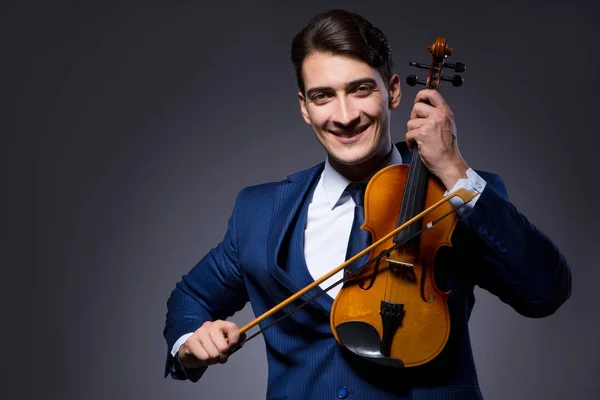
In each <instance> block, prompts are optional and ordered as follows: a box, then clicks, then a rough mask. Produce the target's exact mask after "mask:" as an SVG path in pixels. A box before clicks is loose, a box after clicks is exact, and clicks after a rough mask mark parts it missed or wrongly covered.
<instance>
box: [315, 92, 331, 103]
mask: <svg viewBox="0 0 600 400" xmlns="http://www.w3.org/2000/svg"><path fill="white" fill-rule="evenodd" d="M328 98H329V94H327V93H318V94H315V95H314V96H313V98H312V99H313V101H324V100H327V99H328Z"/></svg>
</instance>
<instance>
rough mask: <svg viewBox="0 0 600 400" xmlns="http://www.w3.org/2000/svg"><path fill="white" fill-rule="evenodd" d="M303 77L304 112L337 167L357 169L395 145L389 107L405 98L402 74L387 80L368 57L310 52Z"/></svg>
mask: <svg viewBox="0 0 600 400" xmlns="http://www.w3.org/2000/svg"><path fill="white" fill-rule="evenodd" d="M302 76H303V78H304V86H305V88H306V89H305V93H298V97H299V100H300V110H301V112H302V116H303V117H304V120H305V121H306V123H307V124H309V125H311V126H312V128H313V130H314V132H315V135H316V136H317V139H318V140H319V142H320V143H321V145H322V146H323V147H324V148H325V150H326V151H327V153H328V154H329V158H330V162H331V163H332V165H333V166H334V168H335V167H336V166H339V167H340V168H336V169H338V170H340V169H342V170H345V169H348V168H349V169H351V170H354V171H356V170H357V168H358V169H360V168H361V165H371V164H373V162H374V161H378V162H381V161H383V159H384V157H385V156H386V155H387V154H388V153H389V151H390V149H391V138H390V112H391V110H392V109H394V108H396V107H397V106H398V104H399V103H400V83H399V79H398V76H397V75H394V76H393V77H392V79H390V82H384V81H383V80H382V78H381V75H380V74H379V72H377V70H376V69H374V68H372V67H371V66H369V65H368V64H367V63H365V62H363V61H360V60H358V59H356V58H352V57H348V56H345V55H338V54H332V53H323V52H314V53H311V54H310V55H309V56H308V57H306V59H305V60H304V64H303V65H302ZM369 161H371V162H369ZM340 172H341V171H340Z"/></svg>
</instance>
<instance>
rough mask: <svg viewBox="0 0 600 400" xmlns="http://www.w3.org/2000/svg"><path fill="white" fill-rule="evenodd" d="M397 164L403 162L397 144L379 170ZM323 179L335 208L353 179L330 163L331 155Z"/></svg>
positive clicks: (328, 199) (330, 202)
mask: <svg viewBox="0 0 600 400" xmlns="http://www.w3.org/2000/svg"><path fill="white" fill-rule="evenodd" d="M395 164H402V156H401V155H400V152H399V151H398V149H397V148H396V146H392V151H391V152H390V155H389V156H388V158H387V159H386V160H385V162H384V163H383V164H382V165H381V168H379V169H378V170H380V169H382V168H385V167H389V166H390V165H395ZM373 174H375V173H373ZM371 176H372V175H371ZM371 176H369V178H367V179H365V181H367V182H368V181H369V180H370V179H371ZM322 179H323V189H324V190H325V195H326V196H327V201H328V202H329V205H330V207H331V209H334V208H335V207H336V206H337V205H338V204H339V201H340V199H341V198H342V195H343V194H344V191H345V190H346V187H348V184H349V183H350V182H352V181H351V180H350V179H348V178H346V177H345V176H344V175H342V174H340V173H339V172H337V171H336V170H335V169H333V167H332V166H331V164H329V156H327V160H326V162H325V168H324V169H323V178H322Z"/></svg>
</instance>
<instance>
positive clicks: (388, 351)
mask: <svg viewBox="0 0 600 400" xmlns="http://www.w3.org/2000/svg"><path fill="white" fill-rule="evenodd" d="M428 51H429V53H431V54H432V60H431V63H430V65H429V66H425V64H421V63H416V62H410V64H409V65H410V66H414V67H417V68H428V69H429V73H428V77H427V80H426V81H422V80H419V79H418V78H417V77H416V76H415V75H410V76H409V77H407V80H406V81H407V83H408V84H409V85H411V86H414V85H416V84H423V85H425V86H426V87H427V88H428V89H434V90H439V88H440V86H441V82H442V81H450V82H452V84H453V85H454V86H460V85H461V84H462V83H463V80H462V77H460V76H459V75H454V77H452V78H448V77H445V76H443V75H442V70H443V69H444V67H446V68H451V69H454V70H455V71H456V72H462V71H464V70H465V66H464V64H462V63H456V64H448V63H445V60H446V57H447V56H449V55H450V54H451V53H452V49H451V48H450V47H448V45H447V43H446V39H445V38H444V37H442V36H438V37H437V39H436V41H435V42H434V43H433V44H431V45H429V46H428ZM445 191H446V190H445V188H444V186H443V185H442V184H441V182H440V181H439V180H438V179H437V178H436V177H435V176H433V175H431V174H430V173H429V172H428V170H427V169H426V167H425V166H424V164H423V162H422V161H421V158H420V156H419V152H418V146H415V148H414V149H413V154H412V157H411V163H410V165H407V164H401V165H392V166H389V167H387V168H384V169H382V170H380V171H379V172H377V173H376V174H375V175H374V176H373V177H372V178H371V180H370V181H369V183H368V185H367V188H366V191H365V198H364V209H365V223H364V224H363V226H362V227H361V229H366V230H368V231H369V232H370V234H371V237H372V239H373V243H372V244H371V245H370V246H368V247H367V248H365V249H364V250H362V251H360V252H359V253H357V254H356V255H354V256H353V257H351V258H349V259H348V260H346V262H344V263H343V264H341V265H339V266H338V267H336V268H334V269H332V270H331V271H330V272H328V273H327V274H325V275H324V276H322V277H321V278H319V279H317V280H315V281H314V282H313V283H311V284H310V285H308V286H306V287H305V288H304V289H302V290H301V291H299V292H297V293H295V294H294V295H292V296H290V297H289V298H288V299H286V300H285V301H283V302H281V303H280V304H278V305H276V306H275V307H273V308H272V309H270V310H269V311H267V312H265V313H264V314H262V315H261V316H259V317H258V318H256V319H255V320H253V321H252V322H250V323H248V324H246V325H245V326H243V327H242V328H240V334H241V335H242V337H244V336H245V334H246V332H247V331H248V330H250V329H251V328H252V327H254V326H256V325H258V324H259V323H260V322H262V321H264V320H266V319H267V318H269V317H271V316H273V315H274V314H275V313H277V312H278V311H280V310H281V309H283V308H284V307H286V306H288V305H289V304H291V303H292V302H293V301H295V300H297V299H298V298H300V297H301V296H303V295H304V294H306V293H307V292H309V291H310V290H312V289H314V288H315V287H317V286H318V285H320V284H321V283H323V282H325V281H326V280H327V279H329V278H330V277H332V276H333V275H335V274H336V273H337V272H339V271H341V270H342V269H344V268H346V267H347V266H349V265H351V264H353V263H354V262H355V261H357V260H360V259H361V258H362V257H363V256H365V255H367V254H368V260H367V262H366V263H365V264H364V265H362V266H361V267H360V268H358V269H356V270H355V271H353V272H350V271H346V276H344V278H342V279H341V280H340V281H339V282H336V283H335V284H334V285H332V286H330V287H329V288H328V289H330V288H331V287H333V286H335V285H337V284H339V283H342V282H343V283H344V285H343V286H342V288H341V289H340V292H339V293H338V294H337V296H336V298H335V301H334V303H333V306H332V309H331V314H330V325H331V329H332V332H333V335H334V337H335V339H336V341H337V342H338V343H339V344H340V345H341V346H342V347H344V348H346V349H347V350H349V351H351V352H352V353H354V354H356V355H357V356H359V357H362V358H364V359H368V360H370V361H372V362H375V363H378V364H382V365H386V366H393V367H411V366H417V365H421V364H424V363H426V362H428V361H430V360H432V359H433V358H435V357H436V356H437V355H438V354H439V353H440V352H441V351H442V349H443V348H444V346H445V344H446V342H447V340H448V337H449V334H450V316H449V312H448V297H449V296H450V295H451V292H449V291H442V290H440V289H439V288H438V287H437V286H436V284H435V276H434V261H435V255H436V253H437V251H438V249H439V248H440V247H441V246H452V244H451V241H450V238H451V236H452V232H453V230H454V227H455V225H456V222H457V216H456V208H454V207H453V206H452V205H451V204H450V203H449V200H450V199H451V198H453V197H459V198H460V199H461V201H462V204H463V205H464V204H467V203H468V202H470V201H471V200H472V199H474V198H475V197H476V196H477V195H478V193H472V192H470V191H468V190H466V189H459V190H457V191H456V192H454V193H451V194H449V195H448V196H445V197H444V193H445ZM434 227H435V229H433V228H434ZM328 289H327V290H328ZM324 293H326V291H323V292H321V293H320V294H319V295H317V296H314V297H313V298H312V299H310V300H309V301H308V302H310V301H312V300H314V299H315V298H316V297H318V296H320V295H322V294H324ZM308 302H306V303H304V304H301V305H300V306H299V307H297V308H295V309H294V310H292V311H291V312H289V313H287V314H285V315H284V316H282V317H280V318H278V319H276V320H275V321H274V322H272V323H271V324H269V325H268V326H266V327H263V328H262V329H261V330H260V331H259V332H257V333H255V334H254V335H252V336H250V337H248V338H246V339H245V340H243V341H241V342H240V343H239V344H238V347H237V348H235V349H232V350H231V351H230V353H233V352H235V351H237V350H238V349H239V348H240V347H241V346H242V345H243V344H245V343H246V342H248V341H249V340H250V339H252V338H253V337H255V336H257V335H258V334H260V333H262V332H264V331H265V330H266V329H268V328H270V327H271V326H273V325H274V324H276V323H278V322H279V321H280V320H281V319H283V318H285V317H287V316H288V315H289V314H291V313H293V312H295V311H297V310H298V309H300V308H301V307H303V306H304V305H306V304H307V303H308Z"/></svg>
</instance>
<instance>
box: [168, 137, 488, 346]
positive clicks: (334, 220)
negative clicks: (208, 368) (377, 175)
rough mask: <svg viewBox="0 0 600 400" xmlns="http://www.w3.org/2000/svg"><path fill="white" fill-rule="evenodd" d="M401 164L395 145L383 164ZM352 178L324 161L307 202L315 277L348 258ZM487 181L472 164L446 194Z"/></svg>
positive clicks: (307, 249)
mask: <svg viewBox="0 0 600 400" xmlns="http://www.w3.org/2000/svg"><path fill="white" fill-rule="evenodd" d="M395 164H402V156H401V155H400V152H399V151H398V149H396V147H395V146H394V147H393V150H392V152H391V154H390V156H389V157H388V159H387V160H386V162H385V163H384V165H383V167H387V166H390V165H395ZM350 182H351V181H350V180H349V179H348V178H346V177H344V176H343V175H341V174H340V173H339V172H337V171H336V170H335V169H333V167H331V165H330V164H329V160H328V159H327V161H326V162H325V168H324V169H323V172H322V173H321V177H320V178H319V181H318V182H317V187H316V188H315V191H314V192H313V197H312V199H311V202H310V204H309V206H308V216H307V221H306V229H305V231H304V257H305V259H306V266H307V267H308V271H309V272H310V274H311V276H312V277H313V279H315V280H316V279H318V278H320V277H322V276H323V275H325V274H326V273H328V272H329V271H331V270H332V269H334V268H335V267H337V266H339V265H341V264H342V263H343V262H344V261H345V260H346V250H347V247H348V239H349V238H350V230H351V228H352V221H353V218H354V200H352V197H351V196H350V194H348V193H347V192H346V187H347V186H348V184H349V183H350ZM485 185H486V182H485V181H484V180H483V178H481V177H480V176H479V175H478V174H477V173H476V172H475V171H473V170H472V169H471V168H469V169H468V170H467V178H463V179H459V180H458V182H456V184H455V185H454V187H453V188H452V189H451V190H449V191H446V193H445V194H444V196H445V195H447V194H448V193H451V192H454V191H455V190H458V189H459V188H466V189H468V190H470V191H472V192H478V193H482V192H483V189H484V188H485ZM478 198H479V195H478V196H477V197H475V198H474V199H473V200H471V201H470V202H469V203H467V204H466V205H465V206H463V207H462V208H461V209H459V210H458V213H459V215H464V214H465V213H467V212H469V211H470V210H471V209H472V208H473V206H474V205H475V203H476V202H477V199H478ZM450 203H451V204H452V205H453V206H454V207H458V206H460V205H462V201H461V200H460V199H459V198H454V199H451V200H450ZM342 276H343V271H340V272H338V273H337V274H335V275H333V276H332V277H331V278H329V279H327V280H326V281H324V282H323V283H322V284H321V285H320V287H321V288H323V289H326V288H327V287H329V286H330V285H331V284H332V283H334V282H336V281H338V280H340V279H341V278H342ZM341 286H342V285H341V284H339V285H337V286H335V287H333V288H332V289H330V290H329V291H328V292H327V294H326V295H330V296H331V297H332V298H335V296H336V295H337V293H338V292H339V290H340V288H341ZM191 335H192V333H187V334H185V335H183V336H182V337H181V338H179V340H177V342H175V344H174V345H173V349H172V351H171V354H172V355H173V356H175V354H177V352H178V351H179V348H180V347H181V345H182V344H183V343H185V341H186V340H187V339H188V337H190V336H191Z"/></svg>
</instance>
